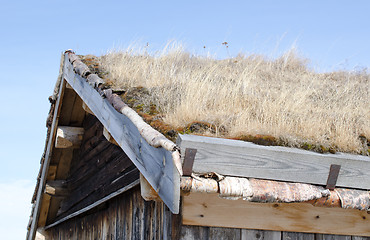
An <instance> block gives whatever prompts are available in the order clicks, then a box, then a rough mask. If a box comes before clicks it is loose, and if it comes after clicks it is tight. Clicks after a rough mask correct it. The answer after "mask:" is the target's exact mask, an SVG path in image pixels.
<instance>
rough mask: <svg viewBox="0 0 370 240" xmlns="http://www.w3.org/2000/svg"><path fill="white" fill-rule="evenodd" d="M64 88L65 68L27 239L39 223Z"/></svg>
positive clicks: (32, 234) (60, 74) (56, 98)
mask: <svg viewBox="0 0 370 240" xmlns="http://www.w3.org/2000/svg"><path fill="white" fill-rule="evenodd" d="M61 61H62V62H63V61H64V55H62V57H61ZM58 87H59V88H58ZM64 89H65V81H64V79H63V68H61V69H60V73H59V77H58V80H57V83H56V87H55V89H54V92H53V96H52V100H55V101H56V102H55V108H54V114H53V120H52V124H51V130H50V135H49V136H48V138H47V141H48V143H47V145H46V151H45V159H44V162H43V163H42V173H41V178H40V182H39V184H38V190H37V195H36V201H35V207H34V208H35V209H34V210H33V214H32V216H31V217H32V222H31V228H30V229H29V231H28V232H27V239H29V240H32V239H34V238H35V235H36V231H37V228H38V226H37V225H38V220H39V216H40V209H41V202H42V195H43V193H44V188H45V184H46V175H47V171H48V169H49V164H50V158H51V155H52V150H53V147H54V143H55V135H56V131H57V126H58V116H59V113H60V110H61V106H62V99H63V94H64Z"/></svg>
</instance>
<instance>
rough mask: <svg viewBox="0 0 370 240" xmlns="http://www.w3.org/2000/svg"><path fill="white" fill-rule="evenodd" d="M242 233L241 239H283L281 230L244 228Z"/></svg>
mask: <svg viewBox="0 0 370 240" xmlns="http://www.w3.org/2000/svg"><path fill="white" fill-rule="evenodd" d="M241 234H242V236H241V240H264V239H266V240H267V239H269V240H281V232H279V231H267V230H255V229H242V230H241Z"/></svg>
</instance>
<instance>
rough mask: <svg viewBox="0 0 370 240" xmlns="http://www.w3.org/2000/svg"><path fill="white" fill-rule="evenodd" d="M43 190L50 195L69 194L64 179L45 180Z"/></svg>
mask: <svg viewBox="0 0 370 240" xmlns="http://www.w3.org/2000/svg"><path fill="white" fill-rule="evenodd" d="M44 192H45V193H46V194H48V195H50V196H52V197H66V196H68V194H69V191H68V189H67V184H66V181H64V180H54V181H48V182H46V185H45V190H44Z"/></svg>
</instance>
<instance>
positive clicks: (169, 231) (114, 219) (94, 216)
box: [48, 187, 370, 240]
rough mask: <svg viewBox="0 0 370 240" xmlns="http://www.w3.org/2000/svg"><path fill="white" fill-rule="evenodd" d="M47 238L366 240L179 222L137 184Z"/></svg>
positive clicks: (66, 223)
mask: <svg viewBox="0 0 370 240" xmlns="http://www.w3.org/2000/svg"><path fill="white" fill-rule="evenodd" d="M48 234H49V238H50V239H80V240H85V239H133V240H134V239H153V240H157V239H158V240H161V239H184V240H185V239H196V240H198V239H200V240H213V239H235V240H247V239H250V240H259V239H261V240H262V239H265V240H294V239H297V240H332V239H333V240H334V239H339V240H365V239H367V240H369V239H370V238H366V237H351V236H337V235H323V234H309V233H291V232H273V231H261V230H247V229H231V228H216V227H197V226H184V225H181V218H180V215H173V214H171V212H170V211H169V210H168V208H167V207H165V206H164V204H163V203H158V202H153V201H151V202H146V201H144V200H143V199H142V197H141V195H140V188H139V187H135V188H134V189H132V190H130V191H128V192H125V193H123V194H122V195H119V196H117V197H116V198H113V199H111V200H109V201H108V202H106V203H105V204H103V205H102V206H100V207H98V208H96V209H95V210H92V211H90V212H88V213H86V214H85V215H84V216H80V217H75V218H73V219H70V220H68V221H66V222H64V223H61V224H60V225H57V226H55V227H53V228H51V229H49V230H48Z"/></svg>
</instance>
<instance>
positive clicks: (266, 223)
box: [182, 193, 370, 236]
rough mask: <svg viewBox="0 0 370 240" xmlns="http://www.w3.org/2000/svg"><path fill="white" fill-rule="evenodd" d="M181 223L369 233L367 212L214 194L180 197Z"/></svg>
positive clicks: (320, 231) (369, 215) (318, 231)
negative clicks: (248, 199)
mask: <svg viewBox="0 0 370 240" xmlns="http://www.w3.org/2000/svg"><path fill="white" fill-rule="evenodd" d="M183 200H184V202H183V208H182V214H183V224H185V225H200V226H215V227H221V226H222V227H231V228H247V229H263V230H274V231H293V232H308V233H325V234H342V235H359V236H370V214H369V213H366V212H364V211H358V210H356V209H342V208H322V207H314V206H312V205H310V204H302V203H251V202H246V201H243V200H235V201H234V200H226V199H221V198H219V197H218V196H217V194H200V193H191V194H190V195H188V196H184V197H183Z"/></svg>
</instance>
